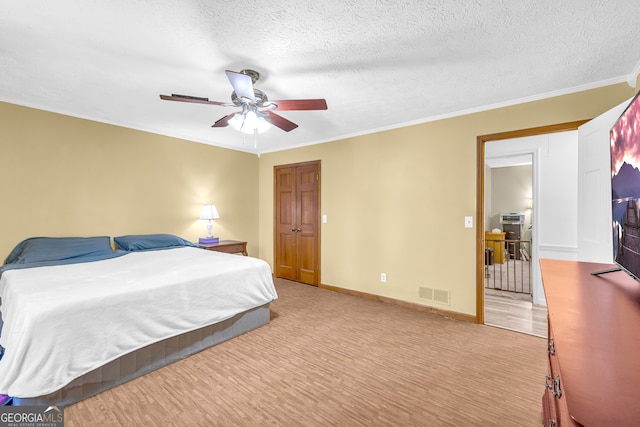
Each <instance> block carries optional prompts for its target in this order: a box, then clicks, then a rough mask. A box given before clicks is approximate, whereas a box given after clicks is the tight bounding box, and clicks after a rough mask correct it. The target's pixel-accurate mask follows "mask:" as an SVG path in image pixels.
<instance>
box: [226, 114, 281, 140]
mask: <svg viewBox="0 0 640 427" xmlns="http://www.w3.org/2000/svg"><path fill="white" fill-rule="evenodd" d="M229 124H230V125H231V127H232V128H234V129H235V130H237V131H239V132H242V133H246V134H249V135H251V134H253V133H254V132H255V131H257V132H258V133H262V132H264V131H266V130H268V129H269V128H271V125H270V124H269V122H267V121H266V120H265V119H264V117H262V115H260V114H256V113H255V111H252V110H248V111H243V112H242V113H239V114H236V115H235V116H233V118H232V119H231V120H229Z"/></svg>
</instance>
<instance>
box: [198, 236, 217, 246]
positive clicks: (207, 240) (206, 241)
mask: <svg viewBox="0 0 640 427" xmlns="http://www.w3.org/2000/svg"><path fill="white" fill-rule="evenodd" d="M219 242H220V238H219V237H200V238H199V239H198V244H199V245H204V246H206V245H213V244H214V243H219Z"/></svg>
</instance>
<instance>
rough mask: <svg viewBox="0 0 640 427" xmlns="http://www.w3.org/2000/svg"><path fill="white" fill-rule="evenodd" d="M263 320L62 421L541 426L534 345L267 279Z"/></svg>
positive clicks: (71, 426)
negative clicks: (268, 305) (267, 317)
mask: <svg viewBox="0 0 640 427" xmlns="http://www.w3.org/2000/svg"><path fill="white" fill-rule="evenodd" d="M276 288H277V291H278V296H279V298H278V300H277V301H275V302H274V303H273V304H272V309H271V310H272V311H271V313H272V318H271V323H269V324H268V325H265V326H263V327H261V328H258V329H256V330H255V331H251V332H249V333H246V334H244V335H241V336H239V337H237V338H234V339H232V340H230V341H227V342H224V343H222V344H220V345H217V346H215V347H213V348H210V349H207V350H204V351H202V352H200V353H197V354H195V355H193V356H191V357H188V358H186V359H184V360H180V361H178V362H176V363H173V364H171V365H169V366H166V367H164V368H162V369H158V370H157V371H153V372H151V373H149V374H147V375H144V376H143V377H140V378H137V379H135V380H132V381H130V382H127V383H125V384H122V385H121V386H118V387H116V388H114V389H111V390H107V391H105V392H103V393H100V394H98V395H96V396H94V397H91V398H89V399H86V400H83V401H81V402H78V403H76V404H74V405H70V406H68V407H66V408H65V410H64V413H65V426H67V427H84V426H95V427H97V426H102V425H105V426H120V425H122V426H158V425H162V426H174V427H180V426H224V427H226V426H239V427H241V426H251V427H253V426H266V425H268V426H285V427H288V426H305V427H315V426H318V427H324V426H340V427H341V426H345V427H346V426H349V427H352V426H353V427H360V426H362V427H365V426H366V427H378V426H379V427H388V426H402V427H404V426H434V427H459V426H465V427H466V426H497V425H500V426H518V427H528V426H531V427H533V426H540V425H542V416H541V412H542V404H541V397H542V394H543V393H544V377H545V374H546V373H547V363H548V362H547V361H548V359H547V354H546V342H545V340H544V339H542V338H538V337H534V336H530V335H525V334H519V333H515V332H511V331H507V330H504V329H499V328H492V327H488V326H485V325H478V324H474V323H469V322H464V321H459V320H453V319H449V318H446V317H443V316H439V315H436V314H431V313H424V312H420V311H417V310H412V309H409V308H405V307H400V306H396V305H392V304H386V303H382V302H378V301H373V300H368V299H365V298H360V297H355V296H350V295H345V294H340V293H337V292H331V291H328V290H324V289H318V288H315V287H312V286H307V285H302V284H298V283H293V282H288V281H285V280H281V279H276Z"/></svg>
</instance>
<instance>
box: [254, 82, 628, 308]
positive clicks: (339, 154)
mask: <svg viewBox="0 0 640 427" xmlns="http://www.w3.org/2000/svg"><path fill="white" fill-rule="evenodd" d="M634 92H635V90H634V89H633V88H630V87H629V86H628V85H626V84H619V85H615V86H610V87H606V88H600V89H594V90H590V91H585V92H580V93H575V94H571V95H565V96H561V97H556V98H551V99H546V100H541V101H535V102H530V103H526V104H520V105H517V106H512V107H505V108H500V109H496V110H491V111H486V112H481V113H475V114H470V115H466V116H461V117H456V118H451V119H446V120H440V121H435V122H430V123H424V124H420V125H415V126H410V127H405V128H400V129H396V130H389V131H385V132H379V133H375V134H371V135H365V136H360V137H355V138H349V139H344V140H339V141H333V142H329V143H325V144H319V145H312V146H307V147H302V148H298V149H292V150H286V151H281V152H275V153H269V154H264V155H262V157H261V158H260V178H259V182H260V191H259V194H260V227H259V230H260V257H261V258H263V259H265V260H267V261H269V262H271V263H272V265H273V231H272V228H273V167H274V166H275V165H281V164H287V163H296V162H302V161H309V160H321V162H322V184H321V203H322V207H321V212H322V214H325V215H327V217H328V222H327V224H323V225H322V228H321V245H322V250H321V283H323V284H326V285H332V286H337V287H342V288H346V289H352V290H357V291H361V292H367V293H372V294H376V295H381V296H385V297H390V298H395V299H399V300H403V301H408V302H413V303H417V304H423V305H429V304H427V303H426V302H425V301H424V300H421V299H419V298H418V287H419V286H426V287H430V288H435V289H442V290H448V291H450V298H451V305H450V306H446V305H442V304H439V303H432V304H431V305H433V306H435V307H437V308H441V309H443V310H451V311H455V312H459V313H464V314H469V315H475V306H476V305H475V304H476V302H475V296H476V291H475V286H476V282H475V280H476V276H475V274H476V273H475V236H476V234H475V229H465V228H464V217H465V216H474V221H477V218H475V212H476V137H477V136H478V135H486V134H493V133H497V132H505V131H511V130H518V129H526V128H531V127H538V126H545V125H550V124H555V123H562V122H570V121H575V120H581V119H589V118H593V117H595V116H597V115H599V114H601V113H603V112H604V111H606V110H608V109H610V108H611V107H613V106H615V105H617V104H619V103H620V102H622V101H624V100H625V99H627V98H629V97H631V96H632V95H633V94H634ZM356 108H357V107H356ZM474 226H479V224H474ZM382 272H384V273H386V274H387V283H385V284H383V283H381V282H380V273H382Z"/></svg>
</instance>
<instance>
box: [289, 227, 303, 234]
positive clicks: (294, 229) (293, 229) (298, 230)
mask: <svg viewBox="0 0 640 427" xmlns="http://www.w3.org/2000/svg"><path fill="white" fill-rule="evenodd" d="M289 231H294V232H296V233H299V232H301V231H302V230H301V229H299V228H290V229H289Z"/></svg>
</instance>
